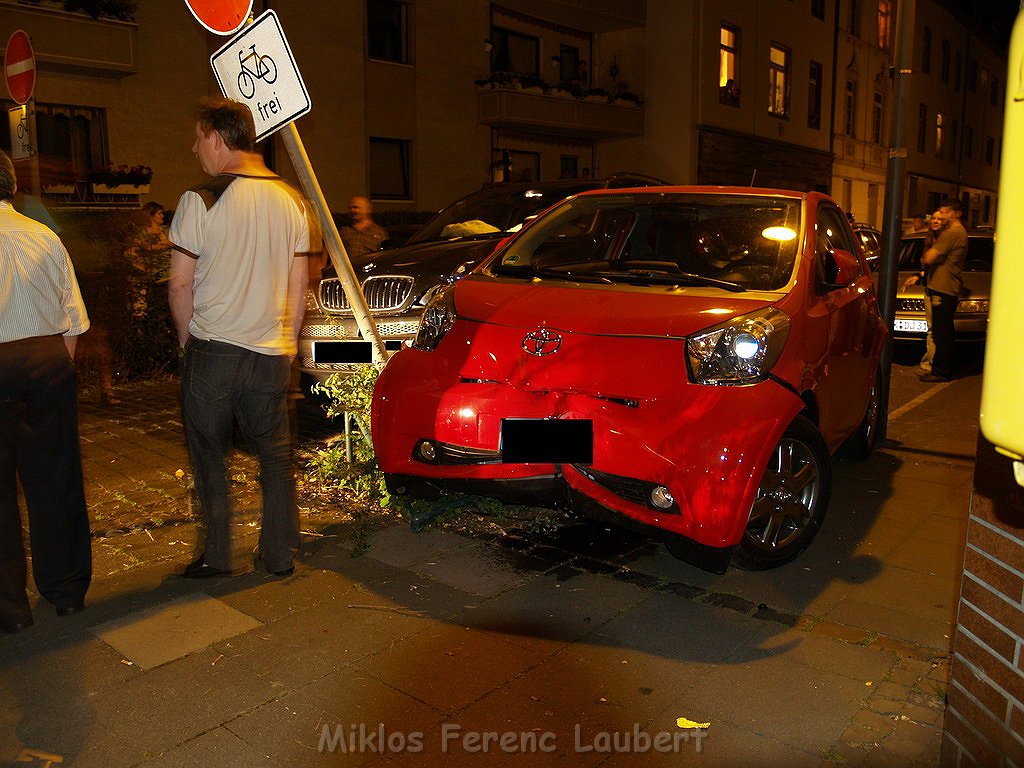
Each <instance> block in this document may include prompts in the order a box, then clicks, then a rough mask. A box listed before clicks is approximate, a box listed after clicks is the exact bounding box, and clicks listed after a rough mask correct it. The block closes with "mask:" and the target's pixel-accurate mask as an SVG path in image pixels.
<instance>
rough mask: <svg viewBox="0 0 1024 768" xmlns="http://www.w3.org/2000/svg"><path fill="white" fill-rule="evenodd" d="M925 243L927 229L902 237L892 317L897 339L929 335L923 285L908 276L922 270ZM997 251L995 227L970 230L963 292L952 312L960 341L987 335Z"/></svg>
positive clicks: (916, 339)
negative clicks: (954, 310) (893, 314)
mask: <svg viewBox="0 0 1024 768" xmlns="http://www.w3.org/2000/svg"><path fill="white" fill-rule="evenodd" d="M924 245H925V234H924V233H915V234H910V235H905V236H904V237H903V239H902V240H901V241H900V250H899V256H898V264H899V278H898V280H897V283H896V286H897V288H896V290H897V293H896V315H895V318H894V319H893V338H894V339H896V340H897V341H924V340H925V338H926V337H927V335H928V322H927V320H926V319H925V307H924V303H925V292H924V286H923V285H922V284H921V283H920V282H918V283H914V284H911V285H908V284H907V279H908V278H911V277H913V276H914V275H919V274H920V272H921V257H922V256H923V255H924V251H925V247H924ZM994 253H995V236H994V234H993V232H992V230H970V231H968V233H967V254H966V256H965V257H964V269H963V272H961V277H962V278H963V283H964V295H962V296H961V297H960V301H959V303H958V304H957V306H956V314H954V315H953V326H954V328H955V329H956V339H957V340H958V341H980V340H982V339H984V338H985V332H986V330H987V328H988V303H989V295H990V293H989V292H990V291H991V289H992V263H993V256H994Z"/></svg>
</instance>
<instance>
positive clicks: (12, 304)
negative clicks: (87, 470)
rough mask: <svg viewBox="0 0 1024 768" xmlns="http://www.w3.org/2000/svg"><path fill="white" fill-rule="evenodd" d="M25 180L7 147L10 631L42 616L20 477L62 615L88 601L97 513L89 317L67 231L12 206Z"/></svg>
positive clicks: (3, 520)
mask: <svg viewBox="0 0 1024 768" xmlns="http://www.w3.org/2000/svg"><path fill="white" fill-rule="evenodd" d="M16 190H17V179H16V177H15V174H14V165H13V164H12V163H11V159H10V158H9V157H8V156H7V155H6V154H4V153H3V152H0V632H4V633H8V634H10V633H13V632H19V631H21V630H23V629H25V628H26V627H29V626H31V625H32V610H31V607H30V606H29V602H28V597H27V595H26V594H25V586H26V581H27V568H26V563H25V546H24V543H23V541H22V533H21V513H20V512H19V511H18V489H17V479H16V478H18V479H20V480H21V487H22V490H23V491H24V495H25V506H26V507H27V508H28V523H29V538H30V540H31V542H32V573H33V577H34V579H35V582H36V587H38V589H39V594H40V595H42V596H43V597H44V598H45V599H46V600H48V601H49V602H50V603H52V604H53V605H54V607H55V608H56V610H57V614H58V615H59V616H67V615H69V614H72V613H77V612H78V611H80V610H82V609H83V608H84V607H85V593H86V591H87V590H88V589H89V583H90V581H91V580H92V549H91V542H90V537H89V513H88V511H87V509H86V506H85V491H84V489H83V483H82V456H81V449H80V446H79V443H78V384H77V380H76V378H75V367H74V364H73V363H72V357H73V356H74V353H75V345H76V342H77V341H78V337H79V336H80V335H81V334H83V333H85V331H87V330H88V329H89V318H88V316H87V315H86V311H85V305H84V304H83V303H82V294H81V293H80V291H79V289H78V282H77V281H76V280H75V271H74V269H73V267H72V265H71V258H70V257H69V256H68V252H67V250H65V248H64V245H63V244H62V243H61V241H60V239H59V238H58V237H57V236H56V235H55V234H54V233H53V232H52V231H50V229H48V228H47V227H46V226H44V225H43V224H40V223H39V222H37V221H33V220H32V219H30V218H28V217H27V216H23V215H22V214H20V213H18V212H17V211H15V210H14V208H13V206H12V205H11V202H12V200H13V199H14V193H15V191H16Z"/></svg>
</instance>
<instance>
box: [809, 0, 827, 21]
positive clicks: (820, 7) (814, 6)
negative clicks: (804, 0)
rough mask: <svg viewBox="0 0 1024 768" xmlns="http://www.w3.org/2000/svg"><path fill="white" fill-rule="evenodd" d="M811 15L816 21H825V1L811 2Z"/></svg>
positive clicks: (814, 0)
mask: <svg viewBox="0 0 1024 768" xmlns="http://www.w3.org/2000/svg"><path fill="white" fill-rule="evenodd" d="M811 15H812V16H814V18H816V19H821V20H822V21H824V20H825V0H811Z"/></svg>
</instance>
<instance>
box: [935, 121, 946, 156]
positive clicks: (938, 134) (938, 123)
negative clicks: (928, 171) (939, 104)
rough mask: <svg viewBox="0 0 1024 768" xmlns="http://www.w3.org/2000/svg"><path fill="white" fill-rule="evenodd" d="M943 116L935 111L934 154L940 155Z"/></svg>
mask: <svg viewBox="0 0 1024 768" xmlns="http://www.w3.org/2000/svg"><path fill="white" fill-rule="evenodd" d="M943 120H944V118H943V116H942V113H941V112H936V113H935V156H936V157H942V128H943Z"/></svg>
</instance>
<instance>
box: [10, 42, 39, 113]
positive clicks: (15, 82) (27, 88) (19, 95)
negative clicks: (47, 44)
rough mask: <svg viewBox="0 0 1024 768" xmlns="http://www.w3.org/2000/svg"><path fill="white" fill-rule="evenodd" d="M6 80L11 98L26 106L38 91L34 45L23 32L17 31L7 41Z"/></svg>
mask: <svg viewBox="0 0 1024 768" xmlns="http://www.w3.org/2000/svg"><path fill="white" fill-rule="evenodd" d="M4 79H6V80H7V90H8V91H9V92H10V94H11V98H12V99H14V100H15V101H16V102H18V103H19V104H26V103H28V100H29V99H31V98H32V91H34V90H35V89H36V57H35V54H34V53H32V43H31V41H30V40H29V39H28V35H27V34H25V32H24V31H23V30H20V29H17V30H15V31H14V33H13V34H11V37H10V38H9V39H8V40H7V48H6V49H5V50H4Z"/></svg>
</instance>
